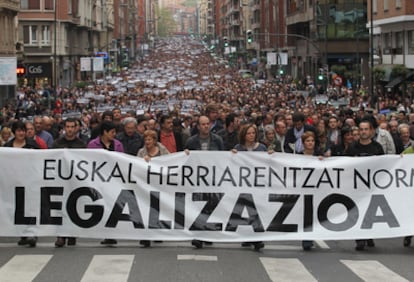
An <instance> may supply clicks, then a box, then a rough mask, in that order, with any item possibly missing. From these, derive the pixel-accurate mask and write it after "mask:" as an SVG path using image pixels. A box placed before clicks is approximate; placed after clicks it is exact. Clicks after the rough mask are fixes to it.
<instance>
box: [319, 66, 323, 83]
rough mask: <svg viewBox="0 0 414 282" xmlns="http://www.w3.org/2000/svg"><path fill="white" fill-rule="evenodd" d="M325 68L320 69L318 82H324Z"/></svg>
mask: <svg viewBox="0 0 414 282" xmlns="http://www.w3.org/2000/svg"><path fill="white" fill-rule="evenodd" d="M323 72H324V71H323V68H320V69H319V74H318V80H323Z"/></svg>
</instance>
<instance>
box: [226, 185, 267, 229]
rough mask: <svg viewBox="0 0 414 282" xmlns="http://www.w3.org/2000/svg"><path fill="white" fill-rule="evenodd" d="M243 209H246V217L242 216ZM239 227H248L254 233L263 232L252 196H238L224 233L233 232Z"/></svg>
mask: <svg viewBox="0 0 414 282" xmlns="http://www.w3.org/2000/svg"><path fill="white" fill-rule="evenodd" d="M244 209H246V211H247V214H248V217H243V216H242V213H243V211H244ZM239 225H250V226H252V228H253V230H254V232H264V227H263V224H262V221H261V220H260V217H259V214H258V213H257V209H256V205H255V203H254V200H253V196H252V194H248V193H242V194H240V195H239V197H238V198H237V201H236V204H235V205H234V208H233V211H232V212H231V215H230V218H229V221H228V223H227V226H226V231H233V232H234V231H236V230H237V228H238V227H239Z"/></svg>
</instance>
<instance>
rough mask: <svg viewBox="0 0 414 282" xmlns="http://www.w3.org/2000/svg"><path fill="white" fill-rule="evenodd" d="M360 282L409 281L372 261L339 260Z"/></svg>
mask: <svg viewBox="0 0 414 282" xmlns="http://www.w3.org/2000/svg"><path fill="white" fill-rule="evenodd" d="M341 262H342V263H343V264H345V265H346V266H347V267H348V268H349V269H351V270H352V271H353V272H354V273H355V274H356V275H358V276H359V277H360V278H361V279H362V280H364V281H367V282H370V281H373V282H374V281H375V282H382V281H383V282H389V281H392V282H408V281H409V280H407V279H405V278H404V277H402V276H400V275H398V274H397V273H395V272H393V271H392V270H390V269H389V268H387V267H386V266H384V265H383V264H381V263H380V262H378V261H374V260H341Z"/></svg>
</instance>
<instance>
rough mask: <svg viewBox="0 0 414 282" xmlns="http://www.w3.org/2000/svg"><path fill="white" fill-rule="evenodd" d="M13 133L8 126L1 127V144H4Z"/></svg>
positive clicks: (11, 137)
mask: <svg viewBox="0 0 414 282" xmlns="http://www.w3.org/2000/svg"><path fill="white" fill-rule="evenodd" d="M13 137H14V135H13V133H12V130H11V129H10V127H7V126H5V127H3V128H2V129H1V132H0V142H1V146H4V144H6V143H7V142H8V141H10V140H11V139H13Z"/></svg>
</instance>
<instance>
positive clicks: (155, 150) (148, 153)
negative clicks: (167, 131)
mask: <svg viewBox="0 0 414 282" xmlns="http://www.w3.org/2000/svg"><path fill="white" fill-rule="evenodd" d="M143 137H144V147H142V148H141V149H139V151H138V154H137V156H138V157H140V158H143V159H144V160H145V161H147V162H149V161H150V160H151V159H152V158H154V157H158V156H162V155H167V154H169V153H170V152H169V151H168V150H167V148H166V147H165V146H164V145H162V144H161V143H160V142H158V141H157V140H158V136H157V132H156V131H155V130H152V129H148V130H145V131H144V135H143ZM139 243H140V245H142V246H143V247H145V248H148V247H150V246H151V241H150V240H141V241H139Z"/></svg>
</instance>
